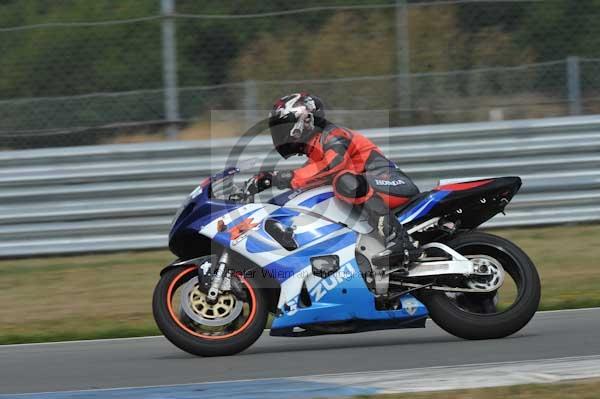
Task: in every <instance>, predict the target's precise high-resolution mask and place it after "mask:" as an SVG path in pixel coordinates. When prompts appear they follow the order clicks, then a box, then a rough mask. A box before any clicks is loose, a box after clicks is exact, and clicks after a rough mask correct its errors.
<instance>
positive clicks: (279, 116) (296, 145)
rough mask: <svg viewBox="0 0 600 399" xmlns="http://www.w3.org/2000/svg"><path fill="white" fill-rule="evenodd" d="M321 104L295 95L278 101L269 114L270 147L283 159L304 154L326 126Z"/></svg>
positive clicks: (315, 100) (313, 97)
mask: <svg viewBox="0 0 600 399" xmlns="http://www.w3.org/2000/svg"><path fill="white" fill-rule="evenodd" d="M325 123H326V122H325V109H324V106H323V102H322V101H321V99H319V98H318V97H316V96H311V95H310V94H308V93H294V94H290V95H287V96H285V97H282V98H280V99H279V100H277V102H276V103H275V105H274V106H273V110H272V111H271V113H270V114H269V130H270V131H271V138H272V139H273V145H274V146H275V149H276V150H277V152H279V154H281V156H282V157H284V158H286V159H287V158H289V157H291V156H292V155H301V154H306V152H307V148H306V144H307V143H308V142H309V140H310V139H311V137H312V136H313V135H314V134H315V133H317V131H318V128H321V129H322V128H323V127H324V126H325Z"/></svg>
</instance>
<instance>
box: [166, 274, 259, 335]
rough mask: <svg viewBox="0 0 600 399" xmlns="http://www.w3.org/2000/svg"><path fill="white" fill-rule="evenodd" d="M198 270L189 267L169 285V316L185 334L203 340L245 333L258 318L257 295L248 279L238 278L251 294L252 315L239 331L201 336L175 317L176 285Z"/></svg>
mask: <svg viewBox="0 0 600 399" xmlns="http://www.w3.org/2000/svg"><path fill="white" fill-rule="evenodd" d="M194 270H197V269H196V267H195V266H193V267H189V268H187V269H185V270H183V271H182V272H181V273H179V274H178V275H177V277H175V278H174V279H173V281H172V282H171V284H170V285H169V289H168V290H167V307H168V309H169V314H170V315H171V318H172V319H173V320H174V321H175V323H177V325H178V326H179V327H180V328H181V329H182V330H184V331H185V332H187V333H188V334H191V335H193V336H196V337H199V338H203V339H214V340H218V339H227V338H231V337H233V336H235V335H238V334H239V333H241V332H242V331H244V330H245V329H247V328H248V326H249V325H250V323H252V320H254V317H255V316H256V295H255V294H254V289H253V288H252V286H251V285H250V283H248V281H246V279H245V278H244V277H242V276H238V277H239V279H240V281H241V282H242V283H243V284H244V285H245V286H246V288H247V289H248V292H249V293H250V307H251V309H250V315H249V316H248V320H246V322H245V323H244V324H243V325H242V326H241V327H240V328H238V329H237V330H235V331H233V332H230V333H229V334H225V335H205V334H200V333H199V332H196V331H194V330H192V329H190V328H189V327H188V326H186V325H185V324H183V323H182V322H181V320H179V319H178V318H177V316H176V315H175V312H174V311H173V304H172V303H171V299H172V297H173V289H174V288H175V285H176V284H177V282H178V281H179V280H181V278H182V277H183V276H185V275H186V274H188V273H190V272H192V271H194Z"/></svg>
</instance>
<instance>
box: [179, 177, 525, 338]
mask: <svg viewBox="0 0 600 399" xmlns="http://www.w3.org/2000/svg"><path fill="white" fill-rule="evenodd" d="M237 171H238V170H237V169H235V168H233V169H229V170H226V171H225V172H224V173H222V174H220V175H217V176H215V177H214V178H213V179H212V181H213V185H218V184H220V185H226V184H227V182H226V180H227V177H230V176H232V175H233V174H235V173H236V172H237ZM224 181H225V182H224ZM488 183H489V181H482V183H480V184H479V183H478V184H479V186H483V185H486V184H488ZM519 183H520V182H519ZM203 185H204V187H203V188H199V190H196V191H195V192H194V193H193V195H195V196H194V197H193V198H192V197H190V200H189V203H188V204H184V206H183V207H182V209H183V210H182V211H181V214H180V215H179V217H178V218H176V219H177V220H175V222H174V226H173V229H172V232H171V235H170V247H171V249H172V250H173V252H175V253H177V252H176V250H174V247H175V246H176V245H175V241H181V242H185V243H186V244H184V245H189V243H190V242H191V241H190V240H189V239H187V240H186V239H181V237H184V238H185V237H192V236H195V239H197V238H198V234H200V235H201V236H203V237H206V238H207V239H208V240H209V241H210V240H214V241H215V242H217V243H219V244H220V245H222V246H223V247H225V248H229V249H231V250H232V251H235V252H237V253H238V254H240V255H241V256H243V257H245V258H247V259H250V260H252V261H253V262H254V263H255V264H257V265H259V266H260V267H261V268H262V271H263V272H264V273H265V274H266V275H268V276H269V277H272V278H274V279H275V280H277V281H278V282H279V284H280V286H281V292H280V297H279V300H278V304H277V307H278V310H279V314H278V317H276V318H275V319H274V321H273V324H272V331H276V330H278V329H289V328H292V327H298V326H305V325H310V324H322V323H328V322H336V321H348V320H370V321H376V320H379V321H386V320H387V321H392V320H395V321H398V322H402V321H406V322H407V323H408V322H410V321H413V320H417V319H422V318H424V317H426V316H427V309H426V308H425V306H424V305H423V304H422V303H421V302H419V301H418V300H417V299H416V298H415V297H413V296H412V295H410V294H405V295H403V296H402V297H400V300H399V303H400V306H401V307H400V308H399V309H397V310H377V309H376V304H375V296H374V295H373V293H372V292H371V291H370V290H369V289H368V287H367V286H366V284H365V280H364V278H363V276H362V274H361V270H360V268H359V266H358V264H357V260H356V258H355V256H356V243H357V240H358V238H359V234H366V233H368V232H369V231H370V230H371V227H370V226H369V224H368V223H367V220H366V217H365V216H364V215H361V214H360V212H358V213H357V212H356V210H353V209H352V207H350V206H349V205H347V204H345V203H343V202H342V201H339V200H337V199H336V198H335V197H334V195H333V191H332V189H331V187H327V186H326V187H320V188H317V189H312V190H308V191H304V192H301V191H291V192H287V193H283V194H281V195H279V196H277V197H275V198H273V199H272V200H271V201H270V203H263V204H258V203H249V204H241V203H236V202H232V201H227V200H219V199H213V198H209V191H210V190H211V189H212V188H211V182H210V181H209V182H206V181H205V182H204V183H203ZM473 187H478V185H477V184H476V185H475V186H460V185H453V186H447V187H438V189H437V190H433V191H432V192H430V193H426V194H425V195H423V196H422V198H420V199H419V200H418V201H415V202H414V203H411V204H409V205H408V206H407V207H406V208H405V209H404V210H402V211H401V212H400V213H399V215H398V217H399V220H400V221H401V222H402V223H409V222H414V221H417V220H423V219H424V218H426V217H427V214H428V213H429V212H430V211H431V210H432V209H433V208H434V207H436V206H440V204H443V203H444V200H445V199H446V201H447V197H448V198H452V197H453V192H454V191H461V190H463V189H464V190H466V189H469V188H473ZM517 189H518V187H517ZM274 227H275V230H274ZM274 231H280V232H281V234H280V235H281V237H279V238H278V237H277V235H276V234H274ZM175 238H178V240H176V239H175ZM290 240H293V242H292V243H290V244H289V245H287V244H286V242H288V241H290ZM195 244H196V245H198V244H200V242H198V241H196V242H195ZM175 249H177V248H175ZM324 256H330V257H334V258H336V260H337V270H335V271H334V272H333V273H330V274H326V275H323V276H322V277H320V276H317V275H315V274H314V273H313V268H312V266H313V265H312V263H311V259H313V260H314V258H315V257H324ZM307 297H308V298H307ZM307 302H308V303H307Z"/></svg>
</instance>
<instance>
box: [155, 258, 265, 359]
mask: <svg viewBox="0 0 600 399" xmlns="http://www.w3.org/2000/svg"><path fill="white" fill-rule="evenodd" d="M196 270H197V269H196V267H195V266H192V267H190V266H189V265H188V266H181V267H177V268H173V269H170V270H168V271H166V272H165V273H164V274H163V275H162V276H161V279H160V280H159V282H158V284H157V285H156V288H155V289H154V296H153V300H152V310H153V314H154V320H155V321H156V324H157V325H158V328H159V329H160V331H161V332H162V333H163V334H164V336H165V337H166V338H167V339H168V340H169V341H171V343H173V344H174V345H175V346H177V347H178V348H180V349H182V350H184V351H186V352H188V353H191V354H193V355H196V356H228V355H233V354H236V353H238V352H241V351H243V350H244V349H246V348H247V347H249V346H250V345H252V344H253V343H254V342H255V341H256V340H257V339H258V338H259V337H260V335H261V334H262V333H263V331H264V328H265V326H266V324H267V317H268V314H269V311H268V306H267V299H266V296H265V293H264V291H263V290H261V289H259V288H258V287H257V285H256V282H255V281H253V280H252V279H243V280H242V281H243V282H244V285H245V286H246V289H247V291H248V294H250V292H251V293H252V295H249V298H250V299H248V301H249V302H251V306H253V309H254V312H253V313H250V316H249V317H248V320H247V323H244V325H243V326H242V327H241V328H239V329H238V330H235V331H233V332H232V333H229V334H227V336H226V337H214V336H212V337H211V336H208V335H205V336H203V335H202V334H200V333H197V332H195V331H193V330H192V329H191V328H190V327H189V326H187V325H186V321H185V320H181V319H183V318H182V317H181V316H180V312H176V311H173V306H172V305H171V306H169V303H172V297H173V296H174V293H173V290H174V289H176V288H177V287H180V286H181V285H182V284H183V283H185V281H189V279H190V278H192V277H194V276H196V275H197V274H196ZM169 294H170V295H169Z"/></svg>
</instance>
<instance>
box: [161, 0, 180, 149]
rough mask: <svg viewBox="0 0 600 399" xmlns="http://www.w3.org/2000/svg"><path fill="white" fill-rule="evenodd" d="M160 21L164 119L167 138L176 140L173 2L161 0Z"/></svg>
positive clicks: (177, 109) (176, 98) (177, 115)
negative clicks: (166, 123)
mask: <svg viewBox="0 0 600 399" xmlns="http://www.w3.org/2000/svg"><path fill="white" fill-rule="evenodd" d="M160 7H161V14H162V16H163V19H162V64H163V65H162V67H163V87H164V91H165V117H166V120H167V122H170V123H169V124H168V125H167V137H168V138H169V139H176V138H177V126H176V125H175V123H176V122H177V121H178V120H179V99H178V94H177V42H176V38H175V18H174V17H173V14H174V13H175V0H161V2H160Z"/></svg>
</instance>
